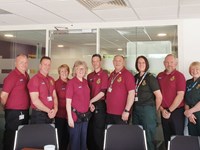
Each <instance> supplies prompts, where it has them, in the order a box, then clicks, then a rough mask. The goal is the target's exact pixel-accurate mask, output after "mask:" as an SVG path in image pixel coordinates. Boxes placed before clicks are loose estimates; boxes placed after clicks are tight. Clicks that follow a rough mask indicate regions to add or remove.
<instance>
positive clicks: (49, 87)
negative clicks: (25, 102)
mask: <svg viewBox="0 0 200 150" xmlns="http://www.w3.org/2000/svg"><path fill="white" fill-rule="evenodd" d="M28 89H29V93H31V92H38V93H39V99H40V100H41V102H42V103H43V104H44V105H45V106H47V107H48V108H49V109H53V108H54V100H53V91H54V90H55V83H54V79H53V78H52V77H50V76H48V75H47V76H46V77H45V76H44V75H42V74H41V73H40V72H38V73H37V74H36V75H35V76H33V77H32V78H31V79H30V81H29V83H28ZM48 96H51V97H52V100H51V101H49V100H48ZM31 108H33V109H36V106H34V105H33V103H31Z"/></svg>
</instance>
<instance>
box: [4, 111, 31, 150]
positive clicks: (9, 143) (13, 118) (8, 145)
mask: <svg viewBox="0 0 200 150" xmlns="http://www.w3.org/2000/svg"><path fill="white" fill-rule="evenodd" d="M20 115H23V116H24V117H23V118H19V117H20ZM28 121H29V110H11V109H5V132H4V139H3V149H4V150H13V145H14V139H15V131H16V130H17V129H18V126H20V125H24V124H28Z"/></svg>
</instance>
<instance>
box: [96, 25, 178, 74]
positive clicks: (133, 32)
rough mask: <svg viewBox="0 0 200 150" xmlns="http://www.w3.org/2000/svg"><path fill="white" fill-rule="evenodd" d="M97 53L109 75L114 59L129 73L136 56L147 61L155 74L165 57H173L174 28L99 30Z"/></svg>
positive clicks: (175, 39)
mask: <svg viewBox="0 0 200 150" xmlns="http://www.w3.org/2000/svg"><path fill="white" fill-rule="evenodd" d="M161 33H162V34H161ZM159 34H160V35H159ZM100 53H101V54H102V55H103V57H104V65H103V67H104V68H105V69H106V70H108V71H109V72H110V71H112V70H113V69H114V67H113V65H112V60H113V57H114V55H116V54H121V55H124V56H125V58H126V66H127V68H128V69H129V70H131V71H132V72H133V73H135V72H136V69H135V60H136V58H137V56H140V55H144V56H146V57H147V58H148V60H149V63H150V71H151V72H152V73H154V74H157V73H158V72H160V71H161V70H163V69H164V66H163V60H164V57H165V56H166V55H167V54H169V53H173V54H175V55H177V26H175V25H171V26H156V27H130V28H114V29H113V28H108V29H100Z"/></svg>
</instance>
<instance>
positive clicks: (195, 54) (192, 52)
mask: <svg viewBox="0 0 200 150" xmlns="http://www.w3.org/2000/svg"><path fill="white" fill-rule="evenodd" d="M178 41H179V45H178V54H179V70H180V71H182V72H183V73H184V75H185V77H186V79H189V78H191V76H190V75H189V72H188V68H189V65H190V64H191V62H193V61H200V19H191V20H182V22H181V23H180V25H179V28H178Z"/></svg>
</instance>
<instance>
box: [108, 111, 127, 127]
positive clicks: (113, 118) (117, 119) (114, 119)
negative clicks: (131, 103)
mask: <svg viewBox="0 0 200 150" xmlns="http://www.w3.org/2000/svg"><path fill="white" fill-rule="evenodd" d="M109 124H128V121H124V120H122V116H121V115H113V114H108V113H107V115H106V125H109Z"/></svg>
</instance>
